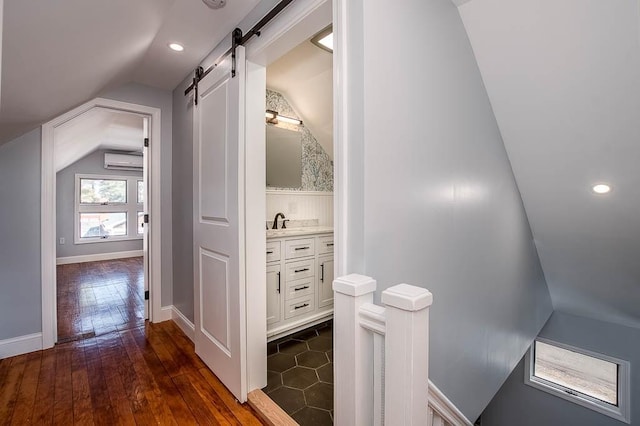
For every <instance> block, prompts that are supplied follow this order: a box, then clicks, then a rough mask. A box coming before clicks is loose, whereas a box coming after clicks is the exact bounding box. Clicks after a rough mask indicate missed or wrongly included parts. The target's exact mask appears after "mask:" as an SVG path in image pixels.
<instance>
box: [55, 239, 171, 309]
mask: <svg viewBox="0 0 640 426" xmlns="http://www.w3.org/2000/svg"><path fill="white" fill-rule="evenodd" d="M143 255H144V251H142V250H129V251H116V252H113V253H98V254H85V255H82V256H67V257H58V258H57V259H56V265H69V264H71V263H85V262H99V261H101V260H114V259H128V258H131V257H142V256H143ZM162 309H164V308H162Z"/></svg>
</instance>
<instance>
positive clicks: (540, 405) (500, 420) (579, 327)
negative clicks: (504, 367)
mask: <svg viewBox="0 0 640 426" xmlns="http://www.w3.org/2000/svg"><path fill="white" fill-rule="evenodd" d="M540 336H541V337H546V338H547V339H550V340H553V341H556V342H560V343H565V344H568V345H571V346H575V347H578V348H583V349H587V350H590V351H593V352H597V353H601V354H604V355H609V356H612V357H615V358H618V359H622V360H626V361H629V362H630V363H631V425H640V404H638V401H640V400H639V399H638V395H639V392H640V368H638V365H640V330H639V329H637V328H632V327H625V326H622V325H617V324H611V323H606V322H602V321H597V320H594V319H589V318H583V317H577V316H573V315H568V314H563V313H560V312H554V314H553V315H552V316H551V318H550V319H549V322H548V323H547V324H546V325H545V326H544V328H543V329H542V331H541V332H540ZM482 424H483V426H512V425H519V426H540V425H580V426H620V425H622V424H624V423H622V422H620V421H618V420H614V419H612V418H611V417H607V416H605V415H603V414H599V413H596V412H595V411H592V410H589V409H588V408H585V407H582V406H580V405H577V404H574V403H572V402H569V401H566V400H564V399H561V398H558V397H556V396H553V395H551V394H548V393H546V392H543V391H541V390H538V389H535V388H533V387H531V386H527V385H525V384H524V359H523V360H521V361H520V363H519V364H518V366H517V367H516V369H515V370H514V371H513V373H511V375H510V376H509V378H508V379H507V381H506V382H505V384H504V385H503V386H502V388H500V391H499V392H498V394H497V395H496V396H495V398H494V399H493V400H492V401H491V404H489V406H488V407H487V409H486V410H485V412H484V413H482Z"/></svg>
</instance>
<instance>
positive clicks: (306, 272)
mask: <svg viewBox="0 0 640 426" xmlns="http://www.w3.org/2000/svg"><path fill="white" fill-rule="evenodd" d="M314 275H315V260H314V259H309V260H300V261H298V262H290V263H287V264H286V265H285V281H286V282H287V283H288V282H289V281H295V280H301V279H303V278H310V277H313V276H314Z"/></svg>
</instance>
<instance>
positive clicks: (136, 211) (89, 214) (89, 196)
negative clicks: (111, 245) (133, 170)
mask: <svg viewBox="0 0 640 426" xmlns="http://www.w3.org/2000/svg"><path fill="white" fill-rule="evenodd" d="M141 189H142V192H141ZM144 189H145V188H144V183H143V181H142V180H140V178H139V177H137V176H96V175H80V174H78V175H76V203H75V212H76V214H75V217H76V226H75V236H74V240H75V243H76V244H82V243H97V242H104V241H114V240H131V239H140V238H142V228H141V227H140V218H141V217H143V216H141V215H142V209H143V204H142V199H141V196H144Z"/></svg>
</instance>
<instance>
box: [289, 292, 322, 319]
mask: <svg viewBox="0 0 640 426" xmlns="http://www.w3.org/2000/svg"><path fill="white" fill-rule="evenodd" d="M315 308H316V307H315V300H314V297H313V295H309V296H305V297H299V298H297V299H294V300H288V301H286V302H285V304H284V318H285V319H289V318H294V317H297V316H299V315H304V314H306V313H308V312H312V311H313V310H314V309H315Z"/></svg>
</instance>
